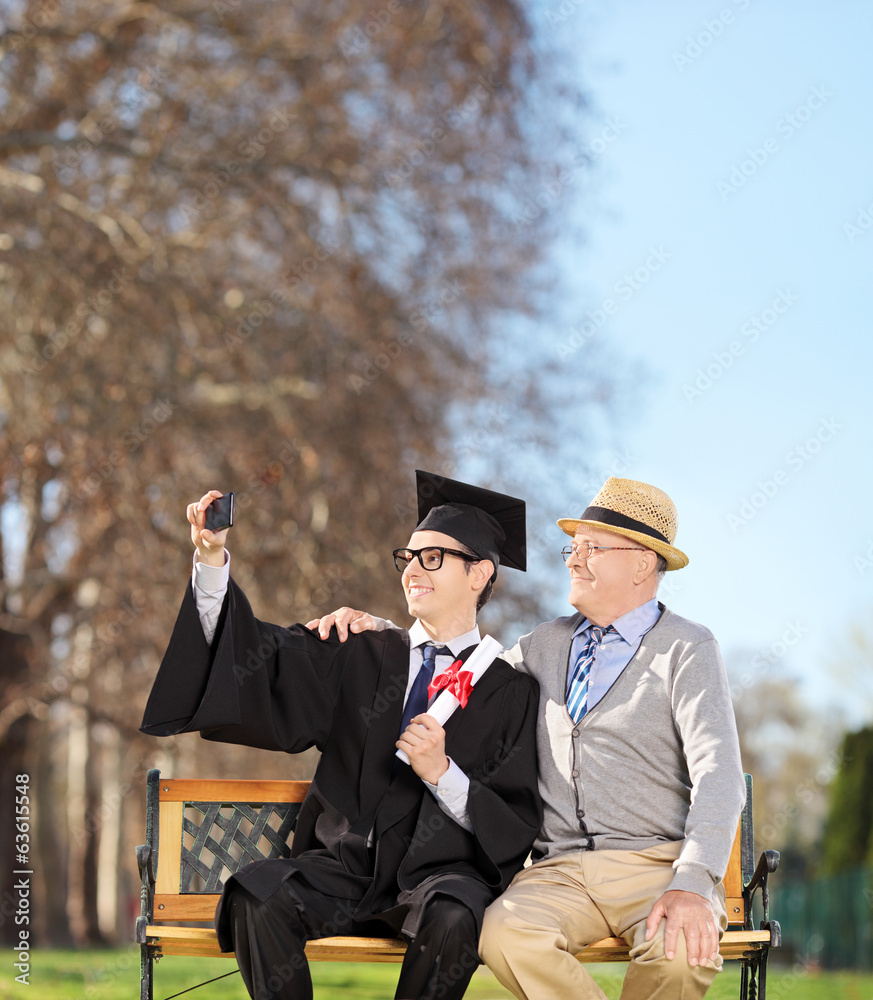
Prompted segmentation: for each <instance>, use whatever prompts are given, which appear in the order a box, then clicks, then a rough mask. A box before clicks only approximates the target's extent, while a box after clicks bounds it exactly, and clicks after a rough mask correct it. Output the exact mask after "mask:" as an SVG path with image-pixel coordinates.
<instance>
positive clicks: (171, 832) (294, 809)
mask: <svg viewBox="0 0 873 1000" xmlns="http://www.w3.org/2000/svg"><path fill="white" fill-rule="evenodd" d="M308 790H309V782H308V781H213V780H211V779H203V780H189V779H173V778H161V776H160V771H157V770H152V771H149V773H148V788H147V805H146V840H147V843H148V844H149V845H150V846H151V848H152V857H153V859H154V863H155V865H156V867H157V880H156V884H155V902H154V921H155V922H156V923H158V922H161V921H173V922H180V921H181V922H187V921H202V920H212V918H213V916H214V914H215V906H216V904H217V902H218V897H219V895H220V893H221V889H222V886H223V884H224V881H225V880H226V879H227V878H228V877H229V876H230V875H231V874H233V873H234V872H235V871H237V870H238V869H239V868H241V867H242V866H243V865H246V864H248V863H249V862H250V861H256V860H259V859H260V858H278V857H287V856H288V855H289V853H290V849H289V846H288V845H289V843H290V840H291V835H292V833H293V830H294V825H295V823H296V821H297V814H298V813H299V811H300V805H301V803H302V802H303V799H304V798H305V797H306V792H307V791H308ZM159 852H160V855H159ZM753 871H754V832H753V827H752V779H751V777H750V776H749V775H746V805H745V808H744V809H743V814H742V817H741V819H740V824H739V827H738V829H737V834H736V837H735V838H734V844H733V850H732V851H731V857H730V862H729V863H728V869H727V872H726V874H725V878H724V885H725V893H726V896H727V914H728V922H729V923H730V924H740V925H744V924H745V923H746V904H745V900H744V896H743V889H744V887H745V886H746V885H747V884H748V882H749V880H750V879H751V877H752V873H753Z"/></svg>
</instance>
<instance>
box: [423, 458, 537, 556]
mask: <svg viewBox="0 0 873 1000" xmlns="http://www.w3.org/2000/svg"><path fill="white" fill-rule="evenodd" d="M415 489H416V493H417V494H418V518H419V523H418V525H417V527H416V529H415V530H416V531H441V532H442V533H443V534H445V535H451V536H452V538H456V539H457V540H458V541H459V542H463V543H464V545H466V546H467V548H469V549H470V550H471V551H472V552H475V553H476V555H477V556H480V557H481V558H482V559H490V560H491V561H492V562H493V563H494V572H495V574H496V572H497V567H498V566H501V565H502V566H510V567H511V568H512V569H520V570H522V571H523V570H525V569H526V568H527V547H526V541H525V508H524V500H519V499H518V498H517V497H509V496H504V494H502V493H494V492H493V491H492V490H484V489H482V488H481V487H479V486H469V485H468V484H467V483H459V482H457V481H456V480H454V479H446V477H445V476H438V475H436V473H434V472H422V471H421V470H420V469H416V471H415Z"/></svg>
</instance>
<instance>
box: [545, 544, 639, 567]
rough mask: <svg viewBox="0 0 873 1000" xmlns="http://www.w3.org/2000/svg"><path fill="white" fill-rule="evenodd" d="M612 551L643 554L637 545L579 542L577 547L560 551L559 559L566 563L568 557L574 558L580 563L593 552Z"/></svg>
mask: <svg viewBox="0 0 873 1000" xmlns="http://www.w3.org/2000/svg"><path fill="white" fill-rule="evenodd" d="M612 549H623V550H624V551H625V552H645V551H646V550H645V549H643V548H641V547H640V546H639V545H592V544H591V542H580V543H579V544H578V545H567V546H566V547H565V548H563V549H561V558H562V559H563V560H564V562H566V561H567V560H568V559H569V558H570V556H573V555H574V556H576V558H577V559H581V560H582V562H585V561H586V560H588V559H590V558H591V557H592V556H593V555H594V553H595V552H610V551H612Z"/></svg>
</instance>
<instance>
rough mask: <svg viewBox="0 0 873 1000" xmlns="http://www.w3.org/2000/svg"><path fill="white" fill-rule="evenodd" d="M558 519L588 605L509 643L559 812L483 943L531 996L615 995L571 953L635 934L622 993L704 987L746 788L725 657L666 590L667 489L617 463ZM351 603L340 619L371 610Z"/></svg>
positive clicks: (503, 973) (549, 804) (547, 811)
mask: <svg viewBox="0 0 873 1000" xmlns="http://www.w3.org/2000/svg"><path fill="white" fill-rule="evenodd" d="M558 525H559V526H560V527H561V529H562V530H563V531H564V532H566V534H568V535H570V536H571V537H572V539H573V544H572V545H570V546H568V547H567V548H565V549H564V551H563V553H562V555H563V556H564V559H565V562H566V565H567V568H568V570H569V571H570V595H569V596H570V603H571V604H572V605H573V606H574V608H575V609H576V613H575V614H573V615H570V616H568V617H566V618H558V619H556V620H555V621H552V622H548V623H546V624H544V625H540V626H539V627H538V628H536V629H535V630H534V631H533V632H531V633H530V634H529V635H526V636H524V637H522V638H521V639H520V640H519V642H518V643H517V644H516V645H515V647H514V648H513V649H511V650H509V651H508V652H506V653H505V654H504V658H505V659H507V660H508V661H509V662H510V663H513V664H514V665H515V666H516V667H517V669H518V670H519V671H522V672H524V673H526V674H529V675H531V676H533V677H536V678H537V680H538V682H539V685H540V712H539V720H538V725H537V740H538V745H539V769H540V773H539V784H540V792H541V794H542V797H543V806H544V820H543V827H542V830H541V832H540V834H539V836H538V837H537V840H536V842H535V844H534V848H533V857H534V859H535V863H534V864H533V865H531V866H530V867H529V868H526V869H524V871H522V872H519V874H518V875H517V876H516V877H515V879H514V880H513V882H512V885H510V887H509V889H507V891H506V892H505V893H504V894H503V895H502V896H501V897H500V898H499V899H498V900H497V901H496V902H494V903H493V904H492V905H491V906H490V907H489V909H488V911H487V913H486V916H485V922H484V926H483V931H482V939H481V943H480V953H481V955H482V958H483V959H484V961H485V962H486V963H487V964H488V965H489V967H490V968H491V969H492V970H493V972H494V973H495V975H496V976H497V978H498V979H499V980H500V981H501V983H503V985H504V986H505V987H506V988H507V989H509V990H511V991H512V992H513V993H514V994H515V995H516V996H517V997H521V998H527V1000H546V998H548V1000H604V997H605V995H604V993H603V992H602V991H601V990H600V988H599V987H598V986H597V984H596V983H595V982H594V980H593V979H592V978H591V976H590V975H589V974H588V972H587V971H586V970H585V968H584V967H583V966H582V965H580V963H579V962H577V961H576V960H575V958H574V957H573V955H574V953H575V952H576V951H578V950H580V949H581V948H582V947H584V946H585V945H587V944H590V943H592V942H593V941H597V940H599V939H601V938H604V937H610V936H612V935H615V936H617V937H623V938H624V939H625V940H626V941H627V942H628V943H629V944H630V946H631V949H630V950H631V960H632V961H631V964H630V966H629V968H628V972H627V974H626V976H625V981H624V988H623V990H622V994H621V995H622V1000H656V998H657V1000H676V998H677V997H683V998H686V1000H692V998H699V997H702V996H703V995H704V994H705V993H706V991H707V989H708V988H709V986H710V984H711V982H712V980H713V978H714V976H715V974H716V972H717V971H718V969H719V968H720V966H721V958H720V956H719V954H718V942H719V936H720V931H723V930H724V928H725V926H726V915H725V903H724V888H723V886H721V885H720V882H721V879H722V878H723V877H724V873H725V869H726V867H727V862H728V858H729V857H730V851H731V845H732V843H733V838H734V835H735V833H736V828H737V822H738V821H739V816H740V811H741V809H742V806H743V801H744V784H743V774H742V767H741V765H740V753H739V744H738V741H737V734H736V725H735V722H734V715H733V708H732V706H731V700H730V693H729V689H728V684H727V678H726V675H725V671H724V665H723V663H722V660H721V655H720V653H719V649H718V645H717V643H716V641H715V639H714V638H713V636H712V633H711V632H710V631H709V630H708V629H706V628H704V627H703V626H702V625H697V624H695V623H694V622H691V621H688V620H687V619H685V618H680V617H679V615H676V614H674V613H673V612H672V611H670V610H669V609H667V608H666V607H664V605H663V604H661V603H659V602H658V600H657V596H656V594H657V590H658V584H659V582H660V579H661V577H662V576H663V573H664V572H665V571H667V570H677V569H681V568H682V567H684V566H685V565H687V563H688V558H687V557H686V556H685V554H684V553H683V552H681V551H680V550H679V549H677V548H675V547H674V545H673V541H674V539H675V537H676V526H677V523H676V509H675V507H674V505H673V502H672V501H671V500H670V498H669V497H668V496H667V494H666V493H664V492H663V491H661V490H659V489H657V488H656V487H654V486H649V485H648V484H647V483H640V482H636V481H634V480H629V479H615V478H611V479H609V480H607V482H606V483H605V484H604V486H603V488H602V489H601V491H600V493H599V494H598V495H597V496H596V497H595V498H594V500H593V501H592V503H591V505H590V506H589V507H588V509H587V510H586V511H585V512H584V513H583V515H582V517H581V518H565V519H563V520H561V521H559V522H558ZM343 612H344V613H343V614H342V615H341V616H340V618H339V623H340V626H341V627H340V632H341V633H344V632H345V627H344V626H346V625H347V624H348V623H349V622H350V621H352V620H353V618H354V616H355V615H358V614H360V613H359V612H351V611H350V610H349V609H343ZM337 614H339V613H337ZM332 621H333V616H329V618H328V619H327V620H323V621H322V628H324V627H325V625H326V624H328V622H332ZM371 625H372V622H368V621H366V619H364V620H361V621H360V622H358V623H356V624H354V625H353V626H352V629H353V631H358V630H360V629H361V628H364V627H368V626H371Z"/></svg>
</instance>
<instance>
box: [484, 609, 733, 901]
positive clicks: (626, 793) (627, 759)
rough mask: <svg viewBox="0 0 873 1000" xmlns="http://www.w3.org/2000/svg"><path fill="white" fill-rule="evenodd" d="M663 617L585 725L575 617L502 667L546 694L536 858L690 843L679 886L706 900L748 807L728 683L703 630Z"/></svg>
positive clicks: (528, 643) (508, 656)
mask: <svg viewBox="0 0 873 1000" xmlns="http://www.w3.org/2000/svg"><path fill="white" fill-rule="evenodd" d="M659 607H661V609H662V612H663V613H662V615H661V617H660V618H659V619H658V621H657V622H656V623H655V625H654V626H653V627H652V628H651V629H650V631H649V632H648V633H647V634H646V635H645V636H643V640H642V643H641V645H640V648H639V649H638V650H637V653H636V654H635V655H634V657H633V658H632V659H631V661H630V663H628V665H627V666H626V667H625V669H624V670H623V671H622V673H621V674H620V676H619V677H618V679H617V680H616V681H615V683H614V684H613V685H612V687H611V688H610V689H609V690H608V691H607V692H606V694H605V695H604V697H603V699H602V700H601V701H600V702H599V703H598V704H597V705H595V706H594V707H593V708H592V709H591V711H590V712H589V713H588V714H587V715H586V716H585V717H584V718H583V719H582V720H581V721H580V722H579V723H578V724H575V725H574V723H573V721H572V719H571V718H570V716H569V714H568V713H567V710H566V707H565V706H566V699H565V690H566V682H567V669H568V661H569V654H570V643H571V641H572V638H573V633H574V632H575V630H576V629H577V628H578V626H579V624H580V622H581V621H583V617H584V616H582V615H581V614H579V613H576V614H574V615H570V616H568V617H566V618H558V619H556V620H555V621H552V622H547V623H546V624H544V625H540V626H538V627H537V628H536V629H534V631H533V632H530V633H529V634H528V635H525V636H523V637H522V638H521V639H519V641H518V642H517V643H516V645H515V646H514V647H513V648H512V649H511V650H509V651H508V652H506V653H504V654H502V655H503V659H505V660H507V661H508V662H510V663H512V664H513V665H514V666H515V667H516V668H517V669H518V670H521V671H524V672H525V673H529V674H531V675H532V676H533V677H535V678H536V680H537V681H538V682H539V685H540V705H539V718H538V723H537V743H538V752H539V785H540V792H541V794H542V797H543V805H544V809H545V816H544V820H543V827H542V830H541V831H540V834H539V837H538V838H537V840H536V842H535V844H534V857H535V858H540V857H545V858H548V857H554V856H555V855H558V854H563V853H566V852H568V851H575V850H581V849H586V848H591V849H594V850H598V849H610V848H611V849H620V850H629V851H634V850H641V849H644V848H647V847H652V846H655V845H656V844H660V843H664V842H668V841H679V840H681V841H683V845H682V848H681V853H680V855H679V858H678V860H677V861H676V862H674V865H673V867H674V869H675V872H676V874H675V876H674V878H673V881H672V883H671V885H670V888H671V889H684V890H687V891H689V892H695V893H697V894H698V895H700V896H703V897H705V898H706V899H709V898H710V896H711V892H712V889H713V886H715V885H716V884H717V883H718V882H720V881H721V879H722V878H723V876H724V873H725V870H726V868H727V863H728V858H729V857H730V852H731V846H732V844H733V840H734V835H735V834H736V829H737V823H738V821H739V817H740V812H741V811H742V807H743V802H744V800H745V786H744V782H743V771H742V766H741V763H740V749H739V742H738V740H737V730H736V723H735V721H734V713H733V707H732V705H731V699H730V691H729V689H728V682H727V677H726V675H725V669H724V664H723V662H722V659H721V654H720V652H719V649H718V645H717V643H716V641H715V639H714V638H713V636H712V633H711V632H710V631H709V630H708V629H706V628H704V627H703V626H702V625H697V624H695V623H694V622H691V621H688V620H687V619H685V618H680V617H679V615H676V614H673V612H672V611H669V610H667V609H666V608H664V607H663V605H659Z"/></svg>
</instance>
